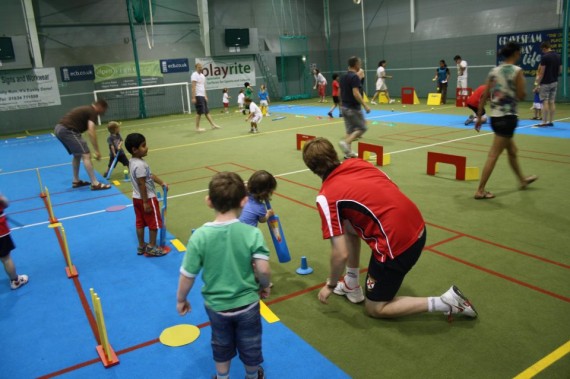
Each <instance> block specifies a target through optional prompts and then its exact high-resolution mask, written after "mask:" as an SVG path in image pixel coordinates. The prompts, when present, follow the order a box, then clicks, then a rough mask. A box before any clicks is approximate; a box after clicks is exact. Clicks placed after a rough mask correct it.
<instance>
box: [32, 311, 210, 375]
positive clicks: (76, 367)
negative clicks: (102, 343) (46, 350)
mask: <svg viewBox="0 0 570 379" xmlns="http://www.w3.org/2000/svg"><path fill="white" fill-rule="evenodd" d="M209 325H210V322H209V321H208V322H204V323H202V324H200V325H196V327H198V328H199V329H202V328H205V327H207V326H209ZM158 342H160V340H159V339H158V338H153V339H152V340H149V341H146V342H142V343H139V344H137V345H133V346H131V347H127V348H126V349H123V350H119V351H117V352H116V354H117V356H119V355H123V354H127V353H130V352H131V351H135V350H138V349H142V348H143V347H147V346H151V345H154V344H155V343H158ZM98 362H101V360H100V359H99V358H95V359H90V360H88V361H85V362H82V363H78V364H76V365H73V366H69V367H67V368H64V369H61V370H59V371H55V372H52V373H50V374H47V375H43V376H40V377H38V379H48V378H54V377H56V376H60V375H63V374H67V373H68V372H71V371H75V370H79V369H80V368H83V367H87V366H90V365H92V364H95V363H98Z"/></svg>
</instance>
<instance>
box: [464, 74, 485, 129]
mask: <svg viewBox="0 0 570 379" xmlns="http://www.w3.org/2000/svg"><path fill="white" fill-rule="evenodd" d="M486 90H487V85H486V84H483V85H481V86H479V87H477V89H476V90H475V91H474V92H473V93H472V94H471V96H469V97H468V98H467V102H466V103H465V104H466V105H467V107H469V109H471V110H472V111H473V114H471V115H469V117H468V118H467V120H465V125H469V124H471V123H472V122H475V123H476V122H477V111H478V109H479V103H480V102H481V96H483V94H484V93H485V91H486ZM486 122H487V115H486V113H485V108H483V110H482V113H481V123H483V124H484V123H486Z"/></svg>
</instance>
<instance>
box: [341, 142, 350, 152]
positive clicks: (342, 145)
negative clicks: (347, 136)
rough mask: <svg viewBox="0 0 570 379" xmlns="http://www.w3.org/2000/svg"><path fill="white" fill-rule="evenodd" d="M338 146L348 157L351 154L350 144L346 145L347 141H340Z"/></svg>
mask: <svg viewBox="0 0 570 379" xmlns="http://www.w3.org/2000/svg"><path fill="white" fill-rule="evenodd" d="M338 146H340V149H341V150H342V152H343V153H345V154H346V155H348V153H350V146H348V143H346V141H339V142H338Z"/></svg>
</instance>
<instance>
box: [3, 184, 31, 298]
mask: <svg viewBox="0 0 570 379" xmlns="http://www.w3.org/2000/svg"><path fill="white" fill-rule="evenodd" d="M6 208H8V199H6V198H5V197H4V196H3V195H2V194H0V261H2V264H3V265H4V270H5V271H6V275H8V277H9V278H10V288H12V289H13V290H15V289H18V288H20V287H21V286H23V285H24V284H26V283H28V276H27V275H18V274H17V273H16V266H15V265H14V262H13V261H12V258H11V257H10V252H11V251H12V250H14V248H15V247H16V246H15V245H14V241H12V237H10V227H9V226H8V222H7V220H6V215H5V214H4V209H6Z"/></svg>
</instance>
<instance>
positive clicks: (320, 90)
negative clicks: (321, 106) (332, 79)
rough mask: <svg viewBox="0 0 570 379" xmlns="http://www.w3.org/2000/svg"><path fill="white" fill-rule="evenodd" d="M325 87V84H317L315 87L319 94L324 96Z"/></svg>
mask: <svg viewBox="0 0 570 379" xmlns="http://www.w3.org/2000/svg"><path fill="white" fill-rule="evenodd" d="M325 88H327V85H326V84H319V85H318V87H317V89H318V90H319V96H325Z"/></svg>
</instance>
